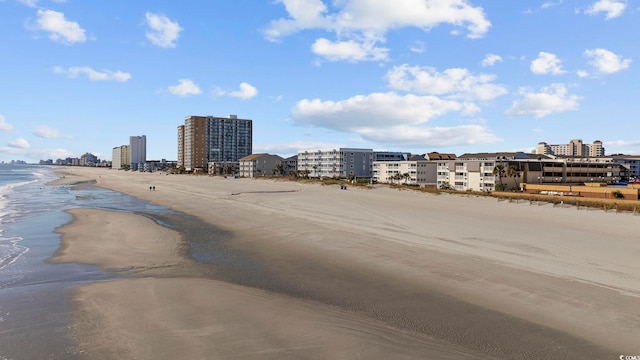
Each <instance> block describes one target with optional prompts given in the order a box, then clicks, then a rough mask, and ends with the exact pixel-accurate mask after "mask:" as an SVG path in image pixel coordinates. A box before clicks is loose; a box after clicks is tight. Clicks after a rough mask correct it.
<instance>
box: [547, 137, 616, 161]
mask: <svg viewBox="0 0 640 360" xmlns="http://www.w3.org/2000/svg"><path fill="white" fill-rule="evenodd" d="M536 154H540V155H556V156H576V157H589V156H591V157H595V156H604V147H603V146H602V141H600V140H596V141H594V142H593V144H585V143H583V142H582V140H580V139H576V140H571V141H569V143H568V144H561V145H549V144H547V143H546V142H539V143H538V147H537V148H536Z"/></svg>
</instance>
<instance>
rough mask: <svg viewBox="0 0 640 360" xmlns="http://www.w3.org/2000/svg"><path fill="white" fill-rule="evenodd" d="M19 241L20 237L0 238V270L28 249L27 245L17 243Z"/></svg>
mask: <svg viewBox="0 0 640 360" xmlns="http://www.w3.org/2000/svg"><path fill="white" fill-rule="evenodd" d="M20 241H22V238H21V237H15V238H7V239H1V238H0V271H1V270H2V269H4V268H6V267H7V266H9V265H11V264H13V263H14V262H16V261H17V260H18V259H19V258H20V257H21V256H22V255H24V254H26V253H27V252H28V251H29V248H28V247H26V246H22V245H20V244H19V243H20Z"/></svg>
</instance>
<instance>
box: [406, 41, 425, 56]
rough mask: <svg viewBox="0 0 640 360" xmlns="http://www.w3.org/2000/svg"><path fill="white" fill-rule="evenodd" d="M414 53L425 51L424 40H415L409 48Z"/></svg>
mask: <svg viewBox="0 0 640 360" xmlns="http://www.w3.org/2000/svg"><path fill="white" fill-rule="evenodd" d="M409 50H411V51H412V52H414V53H418V54H422V53H424V52H425V45H424V42H422V41H415V42H414V43H413V45H411V47H410V48H409Z"/></svg>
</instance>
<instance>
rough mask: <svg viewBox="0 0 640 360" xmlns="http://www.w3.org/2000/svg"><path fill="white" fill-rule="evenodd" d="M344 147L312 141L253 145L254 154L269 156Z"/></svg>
mask: <svg viewBox="0 0 640 360" xmlns="http://www.w3.org/2000/svg"><path fill="white" fill-rule="evenodd" d="M340 147H344V145H343V144H337V143H326V142H313V141H296V142H287V143H282V144H271V143H269V144H255V143H254V144H253V149H254V153H270V154H292V155H293V154H297V153H298V151H300V150H301V149H307V150H309V149H337V148H340Z"/></svg>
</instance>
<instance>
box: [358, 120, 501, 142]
mask: <svg viewBox="0 0 640 360" xmlns="http://www.w3.org/2000/svg"><path fill="white" fill-rule="evenodd" d="M360 135H361V136H362V138H363V139H365V140H367V141H373V142H376V143H380V144H387V145H401V146H404V147H427V146H429V147H444V146H456V145H474V144H492V143H496V142H498V141H500V138H498V137H497V136H495V135H494V134H493V133H491V131H490V130H488V129H487V128H486V127H485V126H482V125H461V126H452V127H431V128H429V127H413V126H396V127H393V128H389V129H367V130H366V131H363V132H362V133H361V134H360Z"/></svg>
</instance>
